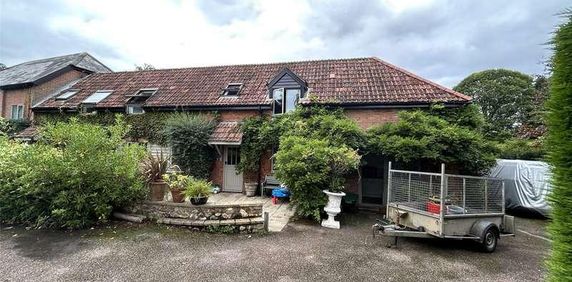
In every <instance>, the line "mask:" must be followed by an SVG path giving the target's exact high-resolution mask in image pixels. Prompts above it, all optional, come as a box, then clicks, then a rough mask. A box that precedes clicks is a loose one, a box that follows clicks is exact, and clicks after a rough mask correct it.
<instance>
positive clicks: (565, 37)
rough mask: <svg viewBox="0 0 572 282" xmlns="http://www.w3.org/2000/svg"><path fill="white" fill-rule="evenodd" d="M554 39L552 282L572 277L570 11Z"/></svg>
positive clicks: (550, 152)
mask: <svg viewBox="0 0 572 282" xmlns="http://www.w3.org/2000/svg"><path fill="white" fill-rule="evenodd" d="M563 16H564V17H565V19H566V22H565V23H564V24H562V25H561V26H560V27H559V28H558V30H557V31H556V33H555V36H554V42H553V43H554V50H555V52H554V57H553V58H552V63H553V66H554V69H553V70H554V73H553V75H552V80H551V85H550V92H551V94H550V95H551V96H550V98H549V100H548V103H547V108H548V117H547V123H548V139H547V144H548V161H549V162H550V164H551V165H552V173H553V174H552V189H553V190H552V194H551V195H550V197H549V200H550V202H551V204H552V222H551V223H550V225H549V231H550V235H551V238H552V240H553V243H552V253H551V255H550V260H549V262H548V269H549V279H550V280H551V281H569V280H570V277H572V264H570V262H572V251H571V250H572V216H571V215H572V142H571V140H572V119H571V117H572V68H571V66H572V9H568V10H567V12H566V13H564V14H563Z"/></svg>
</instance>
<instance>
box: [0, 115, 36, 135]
mask: <svg viewBox="0 0 572 282" xmlns="http://www.w3.org/2000/svg"><path fill="white" fill-rule="evenodd" d="M28 126H30V122H29V121H26V120H8V119H5V118H3V117H0V136H10V135H12V134H15V133H18V132H20V131H22V130H24V129H25V128H26V127H28Z"/></svg>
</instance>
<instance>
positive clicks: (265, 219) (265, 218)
mask: <svg viewBox="0 0 572 282" xmlns="http://www.w3.org/2000/svg"><path fill="white" fill-rule="evenodd" d="M262 218H263V219H264V231H266V232H268V221H269V219H270V216H269V214H268V212H264V213H263V214H262Z"/></svg>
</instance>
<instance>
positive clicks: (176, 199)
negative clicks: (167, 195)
mask: <svg viewBox="0 0 572 282" xmlns="http://www.w3.org/2000/svg"><path fill="white" fill-rule="evenodd" d="M171 196H172V197H173V203H182V202H184V201H185V196H184V195H183V193H181V190H175V189H171Z"/></svg>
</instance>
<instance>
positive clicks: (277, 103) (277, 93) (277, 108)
mask: <svg viewBox="0 0 572 282" xmlns="http://www.w3.org/2000/svg"><path fill="white" fill-rule="evenodd" d="M272 96H273V98H274V114H275V115H276V114H281V113H283V111H282V105H283V98H284V97H283V96H284V88H279V89H274V91H273V94H272Z"/></svg>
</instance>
